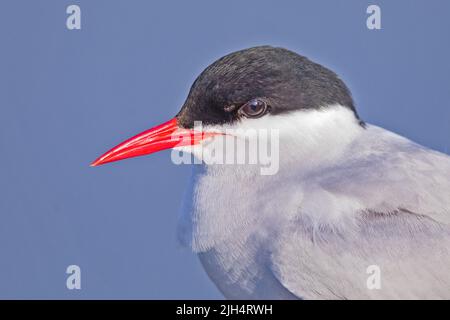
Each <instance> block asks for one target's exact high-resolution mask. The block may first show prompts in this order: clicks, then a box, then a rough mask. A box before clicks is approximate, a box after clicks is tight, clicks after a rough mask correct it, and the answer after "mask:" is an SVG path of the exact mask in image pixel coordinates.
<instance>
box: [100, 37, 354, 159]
mask: <svg viewBox="0 0 450 320" xmlns="http://www.w3.org/2000/svg"><path fill="white" fill-rule="evenodd" d="M336 107H338V109H336ZM335 109H336V110H339V112H336V114H338V115H335V114H333V113H332V112H329V113H326V112H325V111H329V110H335ZM342 110H345V112H342ZM339 114H340V117H344V118H345V121H344V120H343V122H346V121H351V122H353V123H361V122H360V120H359V117H358V115H357V113H356V110H355V108H354V103H353V100H352V97H351V94H350V91H349V90H348V88H347V87H346V85H345V84H344V82H343V81H342V80H341V79H339V77H338V76H337V75H336V74H335V73H334V72H332V71H331V70H329V69H327V68H325V67H323V66H321V65H320V64H317V63H314V62H312V61H311V60H309V59H308V58H306V57H304V56H301V55H298V54H297V53H294V52H292V51H289V50H286V49H283V48H275V47H270V46H260V47H254V48H250V49H245V50H241V51H237V52H234V53H231V54H229V55H227V56H224V57H222V58H220V59H219V60H217V61H215V62H214V63H213V64H211V65H210V66H208V67H207V68H206V69H205V70H204V71H203V72H202V73H201V74H200V75H199V76H198V77H197V79H196V80H195V82H194V83H193V85H192V87H191V89H190V92H189V95H188V97H187V99H186V101H185V103H184V104H183V106H182V108H181V110H180V111H179V112H178V114H177V115H176V116H175V117H174V118H173V119H171V120H169V121H167V122H165V123H163V124H161V125H159V126H156V127H154V128H152V129H149V130H147V131H144V132H142V133H140V134H138V135H136V136H134V137H132V138H130V139H128V140H126V141H124V142H122V143H121V144H119V145H117V146H116V147H114V148H112V149H111V150H110V151H108V152H106V153H105V154H103V155H102V156H100V157H99V158H98V159H96V160H95V161H94V162H93V163H92V166H98V165H102V164H105V163H108V162H113V161H118V160H122V159H126V158H131V157H136V156H142V155H147V154H151V153H154V152H157V151H161V150H164V149H180V150H184V151H190V152H191V153H193V154H194V155H195V154H199V153H202V152H201V151H200V150H202V149H204V148H215V149H217V142H218V141H220V140H222V139H236V138H238V139H239V138H245V139H247V140H249V139H250V140H251V139H257V134H256V135H255V134H248V132H249V131H248V130H250V129H254V130H272V129H276V130H280V132H279V134H280V136H279V138H280V139H281V140H283V141H286V142H287V144H286V143H284V144H283V145H288V146H289V147H290V148H291V149H297V151H296V152H298V153H302V152H303V154H304V155H305V156H307V155H308V154H311V152H313V151H314V148H316V147H317V145H318V144H322V146H321V148H323V147H324V143H323V142H324V141H321V139H320V137H321V136H325V135H324V134H323V133H324V132H328V136H329V137H328V138H326V139H327V140H328V141H327V142H326V144H327V145H330V147H331V146H332V145H333V144H334V142H333V136H334V137H339V136H340V132H339V130H340V131H342V132H344V131H345V128H339V126H341V122H339V121H337V119H338V118H339ZM349 119H350V120H349ZM199 123H200V124H201V126H202V128H201V130H199V129H198V126H197V125H196V124H199ZM239 129H240V130H241V131H240V132H239ZM233 130H234V131H233ZM327 130H328V131H327ZM333 130H337V131H338V132H333V133H332V131H333ZM230 132H232V133H230ZM252 132H253V133H255V131H252ZM244 135H245V137H244Z"/></svg>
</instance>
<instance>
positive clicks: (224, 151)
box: [171, 105, 360, 175]
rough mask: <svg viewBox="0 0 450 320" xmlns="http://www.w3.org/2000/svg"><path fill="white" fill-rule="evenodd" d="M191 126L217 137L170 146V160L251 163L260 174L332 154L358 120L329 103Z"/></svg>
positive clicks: (208, 163) (270, 172)
mask: <svg viewBox="0 0 450 320" xmlns="http://www.w3.org/2000/svg"><path fill="white" fill-rule="evenodd" d="M194 130H195V131H196V132H199V137H202V135H201V134H202V133H205V134H207V133H211V132H216V133H220V135H215V136H211V137H207V138H206V139H204V140H202V141H200V139H199V140H198V142H199V143H198V144H195V145H192V146H180V147H175V148H174V150H173V152H172V155H171V158H172V161H173V163H175V164H201V163H203V164H206V165H251V166H257V167H258V168H259V174H261V175H274V174H276V173H278V171H279V168H280V162H281V163H283V162H295V163H296V164H297V165H298V164H299V163H301V165H305V166H306V165H308V162H311V161H312V162H313V163H314V164H317V163H318V162H320V161H321V160H322V159H323V158H324V156H325V158H328V159H332V158H333V157H336V156H337V153H338V152H339V150H340V149H339V146H340V145H341V144H344V143H346V142H347V141H349V140H351V139H352V137H353V136H354V135H355V134H357V132H359V130H360V128H359V126H358V125H357V120H356V118H355V117H354V114H353V113H352V111H351V110H349V109H348V108H345V107H342V106H339V105H337V106H331V107H327V108H324V109H322V110H302V111H294V112H290V113H288V114H282V115H270V114H269V115H266V116H263V117H261V118H258V119H247V118H244V119H242V120H240V121H238V122H236V123H233V124H224V125H208V126H204V127H203V126H202V124H201V122H196V123H195V125H194Z"/></svg>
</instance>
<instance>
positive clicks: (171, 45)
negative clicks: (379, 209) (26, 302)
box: [0, 0, 450, 299]
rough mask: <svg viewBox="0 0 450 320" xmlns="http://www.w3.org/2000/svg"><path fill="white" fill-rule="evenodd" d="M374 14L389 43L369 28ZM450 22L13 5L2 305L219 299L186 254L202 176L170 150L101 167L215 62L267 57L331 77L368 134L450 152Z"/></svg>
mask: <svg viewBox="0 0 450 320" xmlns="http://www.w3.org/2000/svg"><path fill="white" fill-rule="evenodd" d="M372 3H375V4H378V5H380V6H381V10H382V30H378V31H371V30H368V29H367V28H366V18H367V14H366V8H367V6H368V5H369V4H372ZM70 4H77V5H79V6H80V7H81V11H82V29H81V30H74V31H70V30H68V29H67V28H66V18H67V14H66V7H67V6H68V5H70ZM449 14H450V2H449V1H445V0H441V1H438V0H435V1H425V0H421V1H418V0H416V1H406V0H404V1H399V0H397V1H370V2H369V1H362V0H353V1H331V0H330V1H317V0H314V1H313V0H311V1H260V0H259V1H256V0H255V1H221V2H219V1H207V0H195V1H194V0H191V1H129V0H128V1H125V0H121V1H100V0H95V1H92V0H91V1H75V0H73V1H62V0H55V1H43V0H42V1H31V0H30V1H5V0H2V1H1V2H0V43H1V44H0V298H69V299H72V298H221V297H222V296H221V294H220V293H219V292H218V291H217V289H216V288H215V287H214V285H213V284H212V283H211V282H210V281H209V279H208V278H207V276H206V274H205V273H204V271H203V270H202V267H201V265H200V263H199V262H198V261H197V258H196V257H195V255H193V254H192V253H190V252H189V251H188V250H186V249H183V248H181V247H180V246H179V245H178V244H177V241H176V236H175V227H176V219H177V214H178V209H179V206H180V200H181V198H182V194H183V190H184V187H185V185H186V184H187V182H188V178H189V171H190V168H189V167H188V166H175V165H174V164H172V162H171V161H170V153H169V152H168V151H165V152H162V153H159V154H155V155H152V156H149V157H142V158H136V159H131V160H128V161H125V162H119V163H115V164H111V165H107V166H103V167H99V168H90V167H89V163H90V162H91V161H92V160H94V159H95V158H96V157H97V156H99V155H100V154H101V153H103V152H104V151H106V150H107V149H108V148H109V147H111V146H113V145H115V144H117V143H118V142H120V141H122V140H123V139H124V138H127V137H129V136H131V135H132V134H135V133H138V132H140V131H142V130H144V129H147V128H149V127H151V126H153V125H155V124H158V123H160V122H162V121H165V120H168V119H169V118H171V117H172V116H174V115H175V113H176V112H177V110H178V109H179V107H180V106H181V104H182V103H183V101H184V99H185V97H186V95H187V92H188V89H189V87H190V85H191V83H192V81H193V80H194V79H195V77H196V76H197V75H198V73H199V72H201V71H202V69H203V68H204V67H206V66H207V65H208V64H209V63H211V62H213V61H214V60H215V59H216V58H219V57H220V56H223V55H225V54H227V53H229V52H232V51H234V50H238V49H242V48H246V47H251V46H255V45H261V44H271V45H277V46H284V47H286V48H289V49H291V50H294V51H297V52H298V53H300V54H303V55H306V56H308V57H310V58H311V59H313V60H315V61H317V62H319V63H322V64H324V65H325V66H328V67H330V68H331V69H333V70H335V71H336V72H338V73H339V74H340V75H341V77H342V78H343V79H344V80H345V81H346V82H347V84H348V85H349V86H350V88H351V90H352V91H353V94H354V97H355V100H356V103H357V107H358V110H359V113H360V115H361V116H362V118H363V119H364V120H366V121H367V122H370V123H374V124H377V125H381V126H383V127H386V128H388V129H391V130H393V131H395V132H398V133H400V134H403V135H405V136H407V137H409V138H411V139H413V140H415V141H417V142H419V143H422V144H424V145H426V146H429V147H432V148H434V149H437V150H440V151H443V152H447V153H448V151H449V147H450V141H449V138H450V126H449V124H450V105H449V101H450V76H449V75H450V63H449V61H448V58H449V57H450V37H449V31H450V19H449V18H448V17H449ZM70 264H77V265H79V266H80V267H81V271H82V289H81V290H72V291H70V290H67V288H66V285H65V284H66V277H67V275H66V274H65V270H66V267H67V266H68V265H70Z"/></svg>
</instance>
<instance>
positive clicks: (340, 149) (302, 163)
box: [179, 106, 364, 251]
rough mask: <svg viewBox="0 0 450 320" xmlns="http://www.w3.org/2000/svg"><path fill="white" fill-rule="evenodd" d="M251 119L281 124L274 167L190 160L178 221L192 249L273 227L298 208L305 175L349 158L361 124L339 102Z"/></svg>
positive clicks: (237, 239)
mask: <svg viewBox="0 0 450 320" xmlns="http://www.w3.org/2000/svg"><path fill="white" fill-rule="evenodd" d="M275 123H276V124H277V126H275ZM255 124H256V125H261V126H263V125H264V128H278V129H279V157H278V160H279V163H278V170H277V171H276V172H275V173H274V174H271V175H264V174H261V170H260V169H261V168H260V166H259V165H250V164H246V165H226V164H222V165H220V164H216V165H207V164H202V165H196V166H194V170H193V175H192V180H191V184H190V186H189V189H188V192H187V194H186V200H185V202H184V206H183V210H182V216H181V219H180V225H179V226H180V228H179V235H180V239H181V240H182V242H183V243H184V244H187V245H189V246H191V247H192V248H193V249H194V251H206V250H208V249H211V248H213V247H215V246H218V245H220V244H223V243H226V242H228V241H233V242H240V243H245V241H246V239H247V238H248V237H252V236H255V235H256V234H259V235H264V234H266V235H267V234H271V233H273V232H276V229H277V228H279V227H281V226H282V225H283V224H284V223H288V221H289V220H290V219H291V218H292V217H293V216H294V215H296V214H298V212H296V210H297V209H298V207H299V204H300V202H301V199H302V197H303V190H304V186H303V184H304V183H305V182H304V181H306V180H307V177H308V176H310V175H313V174H320V172H321V171H322V170H326V169H327V168H329V167H330V166H333V165H335V164H336V163H340V162H341V161H343V160H342V159H343V158H344V159H345V158H347V157H348V154H347V153H348V152H347V153H346V151H348V148H349V146H350V145H351V144H352V142H353V141H354V140H355V139H357V137H358V136H359V135H360V134H361V133H362V132H363V130H364V129H363V128H362V127H361V126H360V125H359V121H358V119H356V118H355V117H354V114H353V113H352V112H351V110H349V109H347V108H344V107H341V106H336V107H328V108H326V109H325V108H324V109H323V110H311V111H300V112H296V113H293V114H289V115H284V116H281V115H280V116H277V117H276V119H267V121H266V123H264V124H262V123H259V124H257V123H255ZM295 208H297V209H295Z"/></svg>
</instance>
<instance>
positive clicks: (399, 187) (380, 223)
mask: <svg viewBox="0 0 450 320" xmlns="http://www.w3.org/2000/svg"><path fill="white" fill-rule="evenodd" d="M196 122H200V123H201V125H202V127H201V129H202V130H201V131H200V130H199V129H196V126H195V123H196ZM239 129H240V130H241V131H239ZM250 129H254V130H276V132H278V136H277V137H278V138H277V144H278V149H277V150H276V151H277V153H278V154H279V160H278V162H279V163H278V169H277V171H276V173H274V174H261V170H260V169H261V166H262V165H261V164H259V165H255V164H248V163H244V164H234V165H233V164H222V163H206V162H205V161H200V163H196V164H194V165H192V176H191V178H190V180H189V184H188V187H187V191H186V195H185V197H184V199H183V200H182V203H183V204H182V205H181V207H182V209H181V213H180V218H179V225H178V238H179V239H180V241H181V243H183V244H184V245H186V246H187V247H189V248H190V249H191V250H192V251H193V252H194V253H195V254H196V255H197V256H198V257H199V259H200V262H201V264H202V266H203V268H204V269H205V271H206V273H207V274H208V276H209V278H210V279H211V280H212V281H213V282H214V284H215V285H216V286H217V288H218V289H219V290H220V292H221V293H222V294H223V296H224V297H225V298H227V299H261V300H266V299H281V300H295V299H311V300H315V299H321V300H322V299H324V300H328V299H449V298H450V156H448V155H447V154H444V153H440V152H438V151H434V150H431V149H429V148H427V147H425V146H422V145H419V144H417V143H415V142H413V141H411V140H409V139H407V138H406V137H403V136H401V135H398V134H396V133H394V132H392V131H389V130H387V129H384V128H381V127H379V126H376V125H372V124H369V123H367V122H366V121H363V120H362V119H361V117H360V116H359V115H358V113H357V110H356V107H355V103H354V100H353V98H352V94H351V92H350V90H349V88H348V87H347V85H346V84H345V83H344V81H343V80H341V78H340V77H339V76H338V75H337V74H336V73H335V72H333V71H331V70H330V69H328V68H326V67H324V66H322V65H321V64H319V63H316V62H313V61H312V60H310V59H309V58H307V57H305V56H302V55H300V54H298V53H296V52H294V51H290V50H288V49H285V48H281V47H274V46H266V45H265V46H257V47H251V48H247V49H243V50H239V51H236V52H232V53H230V54H228V55H225V56H224V57H222V58H220V59H218V60H217V61H215V62H213V63H212V64H211V65H209V66H208V67H207V68H206V69H205V70H204V71H203V72H202V73H201V74H200V75H199V76H198V77H197V78H196V80H195V81H194V83H193V84H192V86H191V88H190V91H189V93H188V96H187V98H186V100H185V102H184V104H183V105H182V107H181V109H180V111H179V112H178V113H177V114H176V116H175V117H174V118H173V119H171V120H169V121H167V122H165V123H163V124H161V125H159V126H156V127H154V128H152V129H150V130H147V131H144V132H143V133H141V134H138V135H136V136H134V137H132V138H130V139H128V140H126V141H125V142H123V143H121V144H119V145H118V146H116V147H114V148H112V149H111V150H110V151H108V152H106V153H105V154H103V155H102V156H100V157H99V158H97V159H96V160H95V161H94V162H93V163H92V164H91V165H92V166H99V165H102V164H105V163H109V162H113V161H118V160H122V159H126V158H130V157H135V156H142V155H146V154H150V153H154V152H157V151H161V150H165V149H173V150H172V152H175V151H177V152H184V153H187V154H190V155H192V156H193V157H194V158H195V159H199V158H201V154H202V152H204V151H205V150H211V148H214V146H216V147H217V145H218V143H217V141H220V140H223V139H234V140H236V139H237V140H239V139H240V140H244V141H247V142H248V141H251V139H257V138H254V137H253V138H252V137H251V136H240V135H239V132H242V131H245V130H250ZM199 132H200V133H199ZM229 132H231V133H229ZM193 136H196V138H195V139H192V137H193ZM227 152H229V150H228V149H225V151H224V153H227ZM180 201H181V200H180Z"/></svg>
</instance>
